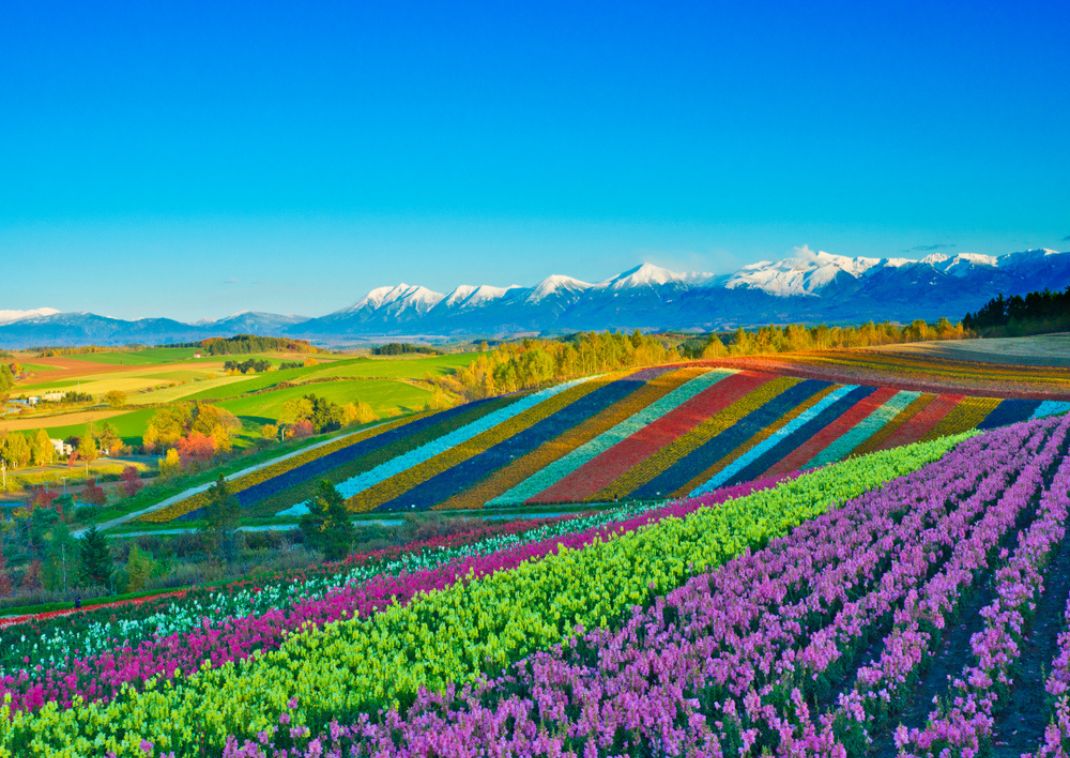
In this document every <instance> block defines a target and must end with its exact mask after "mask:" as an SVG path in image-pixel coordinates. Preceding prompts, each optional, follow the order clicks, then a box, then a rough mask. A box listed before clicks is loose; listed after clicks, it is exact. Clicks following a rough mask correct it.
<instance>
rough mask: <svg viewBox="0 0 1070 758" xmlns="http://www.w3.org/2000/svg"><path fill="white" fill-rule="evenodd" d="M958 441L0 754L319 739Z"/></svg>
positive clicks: (423, 598)
mask: <svg viewBox="0 0 1070 758" xmlns="http://www.w3.org/2000/svg"><path fill="white" fill-rule="evenodd" d="M964 436H965V435H963V436H960V437H958V438H954V439H942V440H938V441H934V442H929V443H921V444H917V445H912V446H909V447H903V448H896V449H894V450H889V451H884V452H880V453H875V454H873V455H870V456H866V457H863V458H855V459H851V460H849V461H844V462H841V463H837V464H834V465H832V466H830V467H827V468H824V469H821V470H818V471H816V472H814V473H812V474H808V475H805V476H803V477H800V478H798V479H796V480H792V481H790V482H786V483H784V484H782V485H781V486H779V487H777V488H775V489H772V490H765V491H762V492H758V493H755V494H752V495H750V496H747V497H744V498H740V499H738V500H734V501H729V502H727V503H724V504H722V505H720V506H718V507H715V508H708V509H699V510H697V511H694V512H692V513H691V514H689V515H687V516H686V517H685V518H665V519H662V520H661V521H659V522H657V523H656V524H652V525H649V526H647V527H644V528H640V529H636V530H634V531H627V532H618V533H615V534H613V535H612V536H611V537H609V538H607V539H606V540H605V541H604V542H602V541H596V542H594V543H592V544H590V545H589V546H588V547H586V548H585V549H582V550H565V549H560V550H559V551H558V552H557V553H556V554H551V555H548V556H546V557H544V558H542V559H540V560H534V561H528V562H525V563H523V564H521V565H520V566H519V567H517V568H515V569H513V570H509V571H499V572H497V573H493V574H489V575H486V576H483V577H481V578H471V579H470V581H466V582H460V583H455V584H452V585H450V586H448V587H446V588H444V589H442V590H438V591H432V592H429V593H426V594H418V595H417V596H416V597H415V598H414V599H413V600H412V602H411V603H409V604H408V605H404V606H400V605H393V606H390V607H389V608H388V609H386V610H384V611H383V612H381V613H378V614H375V615H372V616H370V617H365V618H359V619H350V620H345V621H340V622H337V623H333V624H330V625H328V626H326V627H324V628H322V629H310V630H306V631H303V632H301V633H298V634H296V635H294V636H293V637H291V638H289V639H288V640H287V641H286V642H285V643H284V644H283V645H282V646H281V647H280V648H279V649H278V650H275V651H272V652H269V653H265V654H261V655H256V656H254V657H253V658H250V659H246V660H243V661H240V662H238V663H228V664H225V665H223V666H220V667H218V668H209V667H207V666H206V667H204V668H203V669H202V670H201V671H200V672H199V673H197V674H195V675H193V676H191V677H189V678H187V679H185V680H179V681H177V682H172V681H167V682H163V683H159V684H157V685H156V686H151V687H149V688H148V689H146V690H144V691H141V692H138V691H135V690H126V691H125V692H124V693H122V694H121V695H120V697H118V698H117V699H116V700H114V701H112V702H109V703H101V704H96V703H80V702H79V703H76V704H75V705H74V706H73V707H71V708H68V709H63V708H62V707H60V706H59V705H57V704H56V703H49V704H47V705H46V706H45V707H44V708H43V709H42V710H40V711H38V712H36V713H27V712H18V713H14V714H12V713H10V712H9V708H8V707H7V706H0V753H5V754H7V755H27V754H34V753H46V752H47V753H53V754H58V755H90V754H94V755H99V754H103V753H106V752H115V753H117V754H120V755H141V752H140V750H141V748H140V746H141V744H142V740H147V741H149V742H151V743H152V744H153V746H154V748H155V749H156V750H157V751H161V752H165V751H175V752H177V753H178V754H180V755H189V754H193V753H200V752H218V751H219V750H220V748H221V747H222V746H223V744H224V742H225V740H226V738H227V736H228V735H231V734H235V735H238V736H240V737H248V736H252V735H256V734H257V733H258V732H260V731H264V732H266V733H268V734H269V735H270V734H272V733H274V731H275V729H276V728H277V725H278V723H279V721H278V714H279V713H281V712H282V711H284V710H287V703H288V701H290V699H291V698H294V697H296V698H297V702H298V707H297V708H296V709H295V710H294V711H293V712H292V715H291V718H292V723H291V725H290V726H308V727H310V728H312V729H318V728H321V727H323V726H324V725H325V724H326V723H327V722H328V721H329V720H330V719H331V718H333V717H342V718H350V717H353V715H354V714H356V713H359V712H361V711H368V710H374V709H376V708H378V707H384V706H385V707H394V706H398V705H399V704H400V703H402V702H408V701H409V700H410V699H411V698H412V696H413V695H414V693H415V692H416V691H417V690H418V689H419V688H420V687H423V686H426V687H428V688H430V689H432V690H439V691H440V690H442V689H443V688H444V687H445V686H446V685H447V684H448V683H450V682H458V683H464V682H469V681H472V680H473V679H475V678H476V677H478V676H479V675H480V674H481V673H483V672H488V671H497V670H500V669H501V668H502V667H503V666H505V665H507V664H508V663H509V662H510V661H514V660H517V659H518V658H520V657H522V656H524V655H527V654H529V653H530V652H532V651H533V650H535V649H539V648H545V647H547V646H549V645H552V644H555V643H560V642H562V641H565V640H567V638H568V637H569V636H570V635H571V634H573V630H574V629H575V627H576V626H577V625H583V626H584V627H587V628H591V627H595V626H605V625H606V624H608V623H609V622H610V620H611V619H616V618H619V617H620V616H621V615H622V614H623V613H625V612H626V611H627V609H628V608H629V607H631V606H633V605H636V604H642V603H644V602H646V601H647V600H649V598H650V597H651V596H652V595H655V594H661V593H664V592H666V591H667V590H669V589H671V588H673V587H676V586H679V584H680V583H681V582H682V581H684V580H685V579H686V577H687V576H689V575H691V574H693V573H697V572H702V571H706V570H708V569H709V568H710V567H713V566H716V565H719V564H721V563H723V562H724V561H725V560H727V559H729V558H731V557H732V556H735V555H737V554H739V553H740V552H741V551H742V550H744V549H746V548H747V547H754V546H756V545H758V544H762V543H764V542H766V541H768V540H769V539H771V538H775V537H777V536H779V535H783V534H785V533H786V532H787V531H788V530H790V529H791V528H792V527H794V526H795V525H797V524H799V523H801V522H802V521H804V520H806V519H809V518H812V517H813V516H815V515H818V514H820V513H821V512H823V511H824V510H826V509H828V508H830V507H834V506H835V505H836V504H838V503H841V502H843V501H845V500H846V499H848V498H851V497H854V496H857V495H858V494H860V493H862V492H864V491H866V490H869V489H872V488H873V487H875V486H878V485H880V484H881V483H883V482H885V481H887V480H889V479H891V478H894V477H897V476H901V475H903V474H906V473H908V472H909V471H912V470H914V469H916V468H918V467H920V466H922V465H924V464H925V463H927V462H930V461H933V460H936V459H938V458H939V457H941V456H942V455H943V454H944V453H945V452H946V451H947V450H949V449H950V448H951V447H952V446H953V445H954V444H956V443H957V442H958V441H960V440H961V439H963V438H964Z"/></svg>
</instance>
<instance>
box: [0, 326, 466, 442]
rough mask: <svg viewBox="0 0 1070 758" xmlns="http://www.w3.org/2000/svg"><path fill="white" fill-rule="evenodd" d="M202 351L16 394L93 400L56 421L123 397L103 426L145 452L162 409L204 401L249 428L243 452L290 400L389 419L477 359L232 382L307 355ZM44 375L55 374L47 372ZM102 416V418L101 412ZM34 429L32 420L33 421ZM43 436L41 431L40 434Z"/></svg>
mask: <svg viewBox="0 0 1070 758" xmlns="http://www.w3.org/2000/svg"><path fill="white" fill-rule="evenodd" d="M195 352H197V350H196V349H195V348H184V347H183V348H175V347H158V348H146V349H144V350H128V351H120V350H117V351H112V352H105V353H85V354H79V355H76V356H71V357H72V358H75V359H77V360H78V361H84V362H86V363H95V364H98V365H105V366H114V367H115V371H104V372H99V369H98V373H90V374H87V375H85V376H82V377H79V376H78V375H77V373H74V374H71V375H68V376H65V377H63V378H56V379H53V380H52V381H46V382H34V381H33V377H32V376H31V377H29V379H28V381H25V382H20V383H19V384H18V385H17V386H16V388H15V392H16V393H21V394H34V393H39V392H44V391H48V390H67V389H71V390H77V391H79V392H85V393H88V394H91V395H93V396H94V402H93V403H89V404H86V405H83V406H77V407H71V406H67V407H64V408H62V409H59V408H57V409H56V414H59V413H61V412H62V413H67V414H70V413H74V412H78V411H88V410H90V409H93V413H100V412H101V410H103V409H105V408H106V406H104V405H103V404H102V401H103V397H104V395H105V394H106V393H107V392H109V391H111V390H120V391H122V392H125V393H126V395H127V398H126V405H127V407H128V408H130V409H129V410H126V411H124V412H122V413H120V414H118V415H115V416H112V417H110V418H107V419H106V420H102V421H98V422H97V424H98V426H99V425H100V424H101V423H107V424H109V425H111V426H112V427H113V428H114V429H115V430H116V432H117V433H118V434H119V436H121V437H122V438H123V439H124V440H125V441H126V442H127V443H128V444H132V445H138V444H140V443H141V437H142V435H143V434H144V431H145V428H146V426H147V424H148V421H149V419H150V418H151V417H152V414H153V413H154V412H155V408H156V407H158V406H160V405H164V404H166V403H171V402H176V401H186V400H201V401H205V402H211V403H218V404H219V405H221V406H222V407H224V408H226V409H227V410H229V411H231V412H232V413H234V414H235V415H236V416H238V417H239V418H240V419H241V420H242V422H243V426H244V430H243V433H242V435H241V436H239V437H238V438H237V439H236V440H235V444H236V445H237V446H238V447H244V446H246V445H248V444H249V443H250V442H251V441H252V440H253V439H254V438H256V436H257V435H258V434H259V427H260V426H261V425H263V424H265V423H269V422H275V421H277V420H278V419H279V416H280V415H281V413H282V408H283V406H284V404H285V403H286V401H287V400H290V399H293V398H297V397H301V396H302V395H305V394H309V393H313V394H316V395H320V396H322V397H325V398H327V399H329V400H331V401H333V402H336V403H350V402H353V403H355V402H359V401H364V402H366V403H368V404H369V405H371V407H372V408H373V409H374V410H375V412H376V413H378V414H379V415H380V417H382V418H388V417H390V416H395V415H397V414H399V413H409V412H412V411H414V410H419V409H422V408H423V407H424V404H425V403H426V402H427V400H428V399H429V397H430V391H429V389H428V388H426V387H423V386H419V385H418V384H417V383H416V382H415V381H414V380H420V379H423V378H425V377H427V376H428V375H432V376H441V375H444V374H447V373H449V372H451V371H453V370H454V369H456V368H459V367H462V366H465V365H467V364H468V363H469V362H471V361H472V360H473V359H474V357H475V354H474V353H460V354H450V355H433V356H397V357H384V358H377V357H366V356H361V357H355V356H353V355H343V354H330V353H324V354H316V355H315V356H311V357H313V358H314V359H315V361H316V363H315V365H312V366H301V367H298V368H291V369H285V370H281V371H280V370H277V369H276V370H272V371H268V372H265V373H263V374H251V375H248V376H244V375H228V374H226V373H224V371H223V363H224V362H225V361H226V360H239V361H241V360H245V359H247V358H256V359H265V360H268V361H270V362H271V363H272V364H273V365H275V366H277V365H278V364H279V363H280V362H282V361H294V360H303V359H304V358H306V357H310V356H303V355H300V354H286V353H269V354H259V353H258V354H250V355H232V356H208V355H205V356H204V357H203V358H201V359H194V358H193V354H194V353H195ZM36 369H37V370H38V371H40V372H43V371H49V370H53V371H54V370H55V369H53V368H52V367H49V366H44V365H40V366H37V367H36ZM98 409H100V410H98ZM40 418H41V426H42V427H45V426H48V424H49V422H48V420H47V419H48V418H49V416H41V417H40ZM27 421H29V419H27ZM60 424H61V425H57V426H49V433H50V434H51V435H52V436H53V437H74V436H80V435H82V434H84V432H85V428H86V423H85V422H82V423H76V424H63V422H62V421H61V422H60ZM35 428H36V426H35Z"/></svg>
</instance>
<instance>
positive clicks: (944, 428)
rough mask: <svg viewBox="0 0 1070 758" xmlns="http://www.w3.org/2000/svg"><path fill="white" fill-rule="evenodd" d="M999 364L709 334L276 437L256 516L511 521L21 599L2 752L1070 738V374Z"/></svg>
mask: <svg viewBox="0 0 1070 758" xmlns="http://www.w3.org/2000/svg"><path fill="white" fill-rule="evenodd" d="M882 356H883V357H882ZM407 360H408V362H406V363H404V364H402V363H401V362H394V363H384V364H383V366H384V368H383V369H382V370H377V369H376V367H375V362H373V361H368V360H363V361H362V360H354V359H339V360H337V361H336V362H334V363H330V364H328V363H326V362H324V363H323V364H321V365H317V366H310V367H302V368H299V369H285V370H282V371H273V372H268V373H266V374H262V375H257V376H253V377H246V378H241V379H240V380H239V381H235V382H230V383H226V384H220V385H219V386H211V387H207V388H204V391H205V392H212V393H218V396H216V397H213V400H215V401H216V402H218V403H220V404H222V405H224V406H226V407H229V408H231V409H232V410H233V412H235V413H236V414H237V415H238V416H239V417H241V418H243V419H254V418H257V419H258V418H265V419H269V418H272V415H271V414H272V413H274V412H275V411H274V408H273V406H272V404H271V403H272V402H274V403H280V404H281V402H284V400H283V399H284V398H288V397H290V396H291V394H292V393H301V392H303V391H304V390H305V389H306V388H307V387H308V386H312V385H314V386H316V387H317V390H318V391H328V390H329V389H330V388H334V387H338V388H347V387H349V386H350V385H359V386H360V387H364V388H366V391H368V392H374V391H376V390H375V389H374V388H375V387H377V386H380V385H382V386H383V388H384V389H383V391H384V392H387V391H404V390H403V389H402V388H403V387H410V386H412V385H411V384H409V382H410V381H417V377H415V376H413V374H414V373H415V370H416V369H415V368H414V367H415V366H421V369H423V368H425V367H426V365H432V366H434V365H436V364H435V363H434V361H436V360H437V361H439V363H438V364H437V366H438V369H439V370H443V371H448V370H449V364H448V361H454V362H457V361H463V357H458V356H444V357H442V358H436V359H407ZM420 361H426V362H427V363H426V364H424V365H421V364H420V363H419V362H420ZM453 365H458V364H457V363H454V364H453ZM983 365H986V364H980V363H973V362H964V361H960V360H949V359H947V358H945V357H924V356H918V355H905V354H901V353H899V352H891V353H889V354H882V353H878V352H877V351H826V352H825V353H822V354H815V353H801V354H797V355H795V354H793V355H787V356H776V357H775V358H771V357H761V356H757V357H753V358H735V359H733V358H727V359H722V360H712V361H690V362H688V361H683V362H678V363H671V364H663V365H657V366H652V367H647V368H638V369H628V370H620V371H609V372H606V373H603V374H597V375H592V376H583V377H580V378H577V379H572V380H568V381H557V382H550V383H547V384H546V385H545V386H542V387H540V388H536V389H531V390H523V391H520V392H514V393H508V394H505V395H500V396H491V397H486V398H482V399H478V400H474V401H471V402H467V403H461V404H457V405H455V406H453V407H451V408H448V409H445V410H440V411H430V410H423V411H418V412H413V413H409V414H404V415H398V416H395V417H393V418H388V419H386V420H385V421H384V422H382V423H379V424H375V425H371V426H368V427H367V428H358V429H355V430H352V431H348V432H346V433H344V434H341V435H339V436H337V437H327V438H324V439H322V440H320V441H319V442H318V443H317V444H316V445H315V446H312V447H308V448H300V447H298V448H295V449H294V450H293V451H292V452H291V453H290V455H288V456H287V457H285V458H283V457H277V458H275V459H272V458H270V457H268V458H265V459H264V461H263V463H262V464H261V465H259V466H257V467H256V468H255V469H250V470H248V471H236V472H235V473H233V474H232V475H231V476H230V479H229V482H228V491H229V493H230V494H231V496H232V497H233V498H234V502H235V503H236V505H237V506H238V507H239V508H240V513H241V519H243V520H244V521H245V522H246V523H250V524H257V525H264V524H268V523H277V524H278V525H279V526H280V527H285V526H286V525H291V526H292V525H293V524H294V523H295V521H296V520H297V519H298V518H300V517H301V515H302V514H303V513H306V512H308V510H309V507H310V506H309V505H308V504H309V503H311V502H312V501H313V500H315V499H316V498H317V497H319V495H317V492H318V491H319V490H317V487H318V486H319V484H320V482H322V481H323V480H327V481H329V482H330V483H331V484H332V485H333V490H334V491H335V492H336V493H338V495H339V496H340V498H341V501H342V502H343V503H344V505H345V507H346V508H347V509H348V510H349V513H350V514H351V515H352V516H353V517H356V518H358V519H359V518H362V517H364V516H367V517H369V518H370V517H375V516H380V515H382V514H388V515H390V514H398V513H401V514H412V513H423V514H427V515H426V516H425V517H426V518H439V517H440V516H437V515H436V514H443V515H444V516H445V517H447V518H448V519H456V518H460V517H461V516H463V515H465V514H468V515H469V516H470V515H472V514H479V513H486V514H487V515H488V516H491V515H492V516H494V519H493V520H491V519H488V520H484V521H479V520H476V519H472V518H468V519H467V520H465V519H463V518H462V519H461V520H458V521H457V522H456V523H457V524H459V525H460V526H459V527H458V528H457V529H449V530H444V531H442V532H440V533H437V534H433V535H430V536H423V537H418V538H416V539H413V540H411V541H409V542H405V543H399V544H394V545H391V546H388V547H380V548H372V549H357V551H356V552H354V553H352V554H350V555H349V556H348V557H347V558H345V559H344V560H342V561H339V562H331V561H325V562H318V563H315V564H313V565H312V566H308V567H302V568H299V569H279V570H274V571H272V572H270V573H266V574H257V575H255V576H250V577H249V578H247V579H243V580H241V581H237V582H229V583H228V582H223V583H215V584H208V585H203V586H191V587H182V588H178V589H177V590H172V591H168V592H160V593H157V594H155V595H149V596H146V597H138V598H136V599H130V600H118V601H115V602H112V603H108V604H106V605H104V606H102V607H101V608H99V609H94V608H93V607H90V608H87V609H83V610H81V611H77V612H76V611H74V610H72V609H69V608H66V609H60V610H57V611H55V612H51V613H48V612H46V613H39V614H34V613H31V614H29V615H27V616H24V617H16V618H9V619H6V620H4V619H0V651H2V652H0V692H2V693H3V701H2V702H3V703H4V704H3V705H0V753H2V752H3V751H5V750H6V751H9V752H10V753H11V754H14V755H19V754H24V753H32V752H46V753H47V752H53V751H60V750H63V749H67V750H73V751H74V752H75V753H86V752H93V751H95V750H97V751H104V752H112V753H115V754H116V755H144V754H146V753H151V754H169V753H171V752H174V753H175V754H176V755H190V754H224V755H229V756H261V755H263V756H274V755H281V754H288V755H309V756H314V755H322V754H325V753H326V754H345V755H349V754H353V755H370V754H377V755H379V754H381V755H413V754H420V755H423V754H441V755H454V754H467V753H469V752H472V751H475V752H476V753H493V752H495V751H499V752H500V751H503V750H504V752H506V753H508V754H538V755H544V754H562V755H573V754H575V755H579V754H584V753H592V752H593V753H595V754H644V755H648V754H653V755H662V754H668V755H698V754H714V755H720V754H723V755H729V754H795V755H817V754H821V755H867V754H873V755H885V754H896V753H901V754H909V755H936V754H940V753H941V751H944V750H947V751H949V752H948V753H947V754H950V755H971V754H977V753H978V752H983V751H985V750H991V749H994V748H999V749H1003V748H1007V749H1008V750H1009V749H1013V750H1014V751H1015V754H1018V753H1030V754H1038V755H1058V754H1063V753H1062V751H1063V750H1064V746H1070V701H1067V700H1066V696H1065V693H1066V688H1065V682H1067V681H1070V674H1068V673H1067V666H1066V663H1065V661H1066V660H1067V657H1068V656H1070V650H1067V649H1066V648H1067V646H1068V645H1070V626H1068V624H1070V611H1068V610H1067V609H1068V608H1070V539H1067V535H1066V533H1065V531H1066V529H1065V524H1066V521H1067V518H1068V517H1070V513H1068V509H1070V414H1068V411H1070V391H1067V389H1066V385H1065V382H1066V381H1067V377H1066V375H1065V372H1062V371H1061V370H1060V369H1058V368H1045V369H1042V370H1040V371H1034V370H1033V368H1031V367H1030V368H1028V369H1027V368H1023V367H1021V366H1016V365H1013V364H997V365H995V366H994V369H993V371H992V373H991V374H990V375H989V374H986V373H985V371H984V369H983V368H982V366H983ZM390 387H394V388H395V389H394V390H389V388H390ZM266 398H271V400H270V401H269V400H267V399H266ZM382 402H383V403H387V402H390V400H387V399H384V400H383V401H382ZM258 414H262V416H261V415H258ZM253 423H255V422H253ZM212 497H213V495H212V491H211V490H206V489H203V488H202V489H199V490H198V491H196V492H191V493H190V494H188V495H185V496H184V495H179V496H177V497H173V498H171V499H170V500H169V501H168V502H167V504H166V507H162V508H149V509H147V510H143V511H131V512H130V513H129V514H128V515H127V516H126V517H124V518H125V520H126V523H125V524H124V525H123V528H124V529H128V530H137V529H148V530H149V532H148V533H151V532H152V530H153V529H156V528H158V527H179V528H180V529H181V528H182V527H184V526H185V525H188V524H197V523H199V522H200V520H201V519H203V518H204V513H205V509H206V508H207V507H209V505H210V503H211V502H212ZM554 508H556V509H557V510H556V511H555V510H550V509H554ZM510 515H511V516H512V517H511V518H510ZM499 516H504V517H505V518H501V519H499V518H498V517H499ZM518 516H526V518H517V517H518ZM413 523H417V522H413ZM28 632H29V633H28ZM164 714H166V717H165V716H164Z"/></svg>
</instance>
